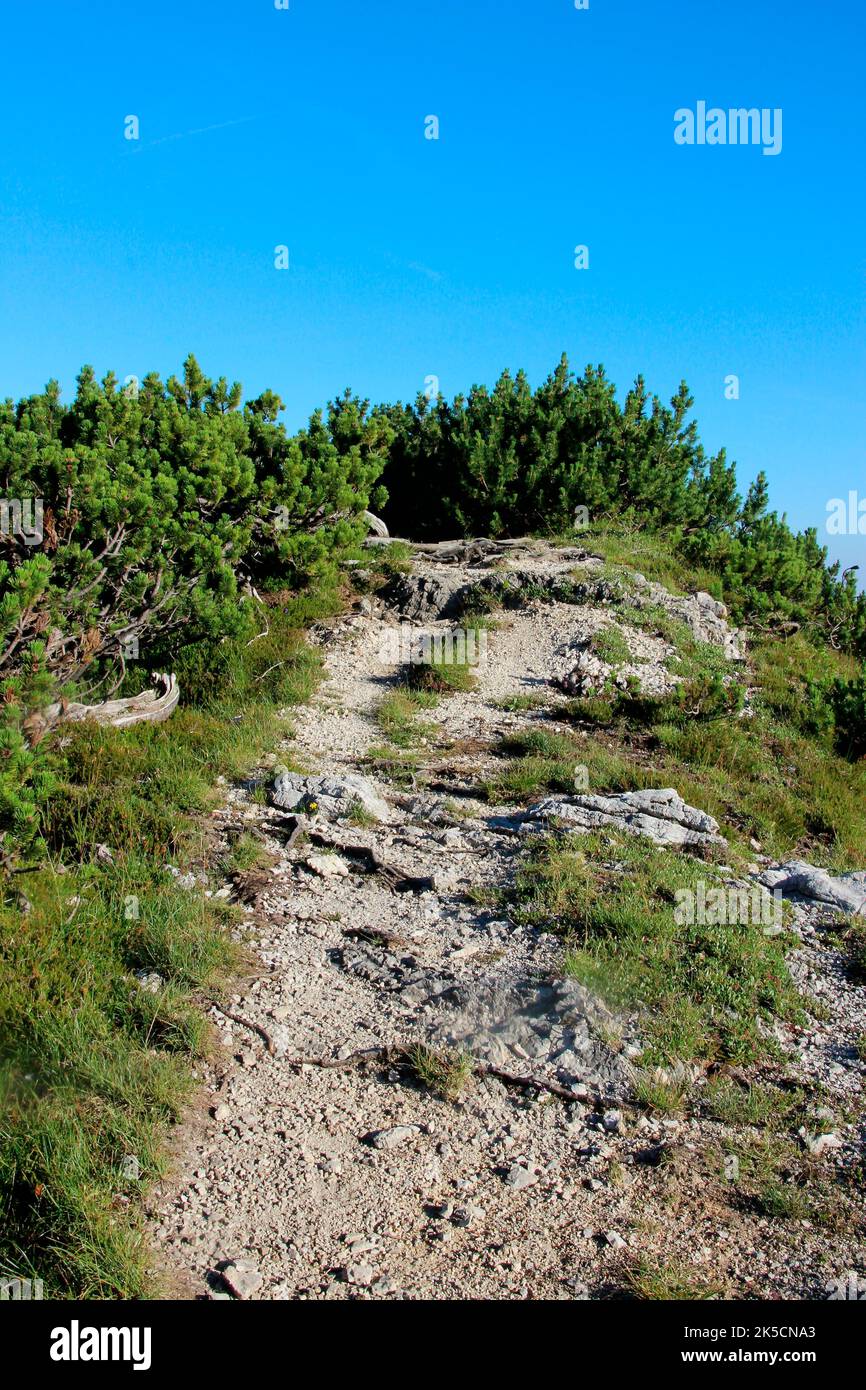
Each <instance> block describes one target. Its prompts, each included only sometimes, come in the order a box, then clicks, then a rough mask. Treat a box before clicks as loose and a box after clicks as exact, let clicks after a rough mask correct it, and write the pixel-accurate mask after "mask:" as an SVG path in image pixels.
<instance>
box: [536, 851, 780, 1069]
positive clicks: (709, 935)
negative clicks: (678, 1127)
mask: <svg viewBox="0 0 866 1390" xmlns="http://www.w3.org/2000/svg"><path fill="white" fill-rule="evenodd" d="M700 879H703V880H704V881H705V882H706V883H708V884H710V883H712V881H713V871H712V868H711V866H710V865H708V864H706V863H702V862H700V861H698V860H695V859H692V858H690V857H689V856H687V855H683V854H671V853H670V852H664V851H659V850H657V849H656V848H655V847H654V846H652V845H651V844H649V843H648V842H646V841H643V840H638V839H633V838H630V837H625V836H622V835H620V834H617V833H613V832H612V833H610V834H605V835H602V834H595V835H590V836H586V837H580V838H577V839H574V838H573V839H570V840H569V839H568V838H567V837H561V838H559V837H546V838H545V839H540V840H539V841H537V842H535V843H534V844H533V845H532V847H531V849H530V851H529V853H528V856H527V859H526V861H525V862H524V864H523V866H522V867H521V869H520V870H519V872H518V875H517V879H516V884H515V889H514V898H515V911H516V913H517V915H518V917H519V919H520V920H521V921H523V922H526V923H528V924H531V925H534V926H538V927H542V928H544V929H546V930H549V931H550V930H553V931H557V932H559V933H560V934H561V935H562V937H563V941H564V945H565V954H564V963H563V968H564V971H565V973H566V974H568V975H571V976H573V977H574V978H576V979H578V980H580V981H581V983H582V984H584V985H586V986H587V987H589V988H590V989H592V990H594V991H595V992H596V993H597V994H599V995H600V996H601V997H602V998H604V999H605V1000H606V1001H607V1002H608V1003H609V1004H610V1005H612V1006H613V1007H614V1008H632V1007H638V1008H640V1009H641V1010H642V1011H643V1013H644V1024H643V1028H644V1034H645V1037H646V1040H647V1048H646V1051H645V1053H644V1055H643V1058H642V1063H643V1065H645V1066H652V1065H655V1064H658V1063H662V1064H663V1063H668V1062H672V1061H676V1060H688V1059H692V1058H704V1059H708V1060H710V1059H716V1058H719V1059H723V1058H729V1059H732V1060H735V1061H741V1062H743V1061H751V1060H754V1059H756V1058H758V1057H766V1056H767V1054H768V1053H769V1052H770V1051H771V1048H770V1045H769V1044H768V1043H767V1041H766V1039H765V1038H764V1036H763V1035H762V1033H761V1030H760V1027H759V1022H758V1020H759V1019H761V1018H763V1019H770V1018H788V1019H795V1018H799V1017H802V1011H801V1007H800V1002H799V999H798V996H797V993H796V991H795V989H794V986H793V984H792V983H791V980H790V977H789V974H788V971H787V967H786V965H785V958H784V946H783V944H782V943H783V941H784V938H783V937H776V938H767V937H766V936H764V934H763V933H762V931H761V930H760V928H759V927H755V926H752V925H749V926H730V925H720V924H711V925H700V924H696V925H681V924H677V922H676V921H675V915H674V906H675V903H676V897H675V894H676V892H677V890H678V889H692V890H693V891H694V890H695V888H696V885H697V882H698V880H700Z"/></svg>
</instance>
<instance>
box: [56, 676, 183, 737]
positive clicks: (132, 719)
mask: <svg viewBox="0 0 866 1390" xmlns="http://www.w3.org/2000/svg"><path fill="white" fill-rule="evenodd" d="M153 683H154V686H155V687H159V686H161V687H162V689H161V690H160V689H158V688H155V689H153V690H144V691H142V693H141V694H140V695H130V696H128V697H127V698H126V699H123V700H105V701H104V702H103V703H102V704H98V705H82V704H78V703H77V702H73V703H71V704H67V703H65V702H64V701H60V702H59V703H56V704H53V705H49V706H48V708H47V709H46V710H45V711H44V713H43V715H42V719H44V721H45V724H44V727H45V728H46V729H47V728H50V727H51V726H53V725H55V724H74V723H80V722H81V721H82V720H84V719H91V720H93V721H94V722H95V723H96V724H102V725H108V726H109V727H110V728H112V729H128V728H129V727H130V726H131V725H133V724H161V723H162V722H163V721H164V720H166V719H168V718H169V717H170V716H171V715H172V714H173V713H174V711H175V709H176V708H177V703H178V700H179V699H180V686H179V685H178V683H177V677H176V676H174V675H160V674H157V675H154V676H153Z"/></svg>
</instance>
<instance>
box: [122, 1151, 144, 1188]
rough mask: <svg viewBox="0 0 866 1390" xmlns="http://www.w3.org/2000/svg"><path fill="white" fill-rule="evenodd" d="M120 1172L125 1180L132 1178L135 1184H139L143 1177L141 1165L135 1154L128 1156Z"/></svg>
mask: <svg viewBox="0 0 866 1390" xmlns="http://www.w3.org/2000/svg"><path fill="white" fill-rule="evenodd" d="M120 1171H121V1174H122V1176H123V1177H124V1178H130V1179H131V1180H132V1181H133V1182H138V1179H139V1178H140V1177H141V1164H140V1163H139V1161H138V1159H137V1158H136V1156H135V1154H127V1155H126V1157H125V1158H124V1160H123V1163H122V1164H121V1165H120Z"/></svg>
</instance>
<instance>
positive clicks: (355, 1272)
mask: <svg viewBox="0 0 866 1390" xmlns="http://www.w3.org/2000/svg"><path fill="white" fill-rule="evenodd" d="M375 1277H376V1271H375V1269H374V1268H373V1266H372V1265H365V1264H356V1265H347V1266H346V1282H347V1283H349V1284H358V1285H359V1286H360V1288H362V1289H366V1288H369V1286H370V1285H371V1284H372V1282H373V1280H374V1279H375Z"/></svg>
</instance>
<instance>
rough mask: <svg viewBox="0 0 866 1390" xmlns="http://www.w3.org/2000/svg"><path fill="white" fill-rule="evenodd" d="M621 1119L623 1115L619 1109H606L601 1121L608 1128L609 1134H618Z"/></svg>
mask: <svg viewBox="0 0 866 1390" xmlns="http://www.w3.org/2000/svg"><path fill="white" fill-rule="evenodd" d="M621 1120H622V1115H621V1114H620V1112H619V1111H618V1110H605V1112H604V1115H603V1116H602V1120H601V1122H602V1124H603V1125H604V1127H605V1129H606V1130H607V1132H608V1134H616V1132H617V1130H618V1129H619V1126H620V1122H621Z"/></svg>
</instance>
